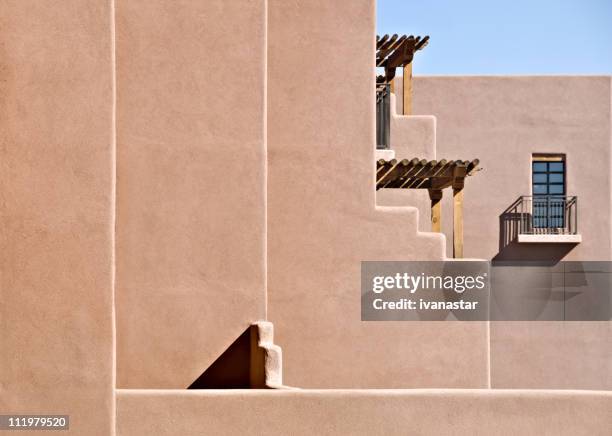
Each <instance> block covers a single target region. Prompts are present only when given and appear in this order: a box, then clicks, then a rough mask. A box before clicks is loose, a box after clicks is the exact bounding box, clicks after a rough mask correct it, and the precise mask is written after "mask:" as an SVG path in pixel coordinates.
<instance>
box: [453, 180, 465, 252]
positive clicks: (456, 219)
mask: <svg viewBox="0 0 612 436" xmlns="http://www.w3.org/2000/svg"><path fill="white" fill-rule="evenodd" d="M453 257H454V258H456V259H460V258H462V257H463V186H461V187H453Z"/></svg>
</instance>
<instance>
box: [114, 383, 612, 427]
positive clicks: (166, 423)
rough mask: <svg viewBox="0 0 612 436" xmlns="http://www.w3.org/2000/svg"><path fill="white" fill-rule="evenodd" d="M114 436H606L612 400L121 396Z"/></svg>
mask: <svg viewBox="0 0 612 436" xmlns="http://www.w3.org/2000/svg"><path fill="white" fill-rule="evenodd" d="M117 396H118V399H117V400H118V401H117V434H118V435H119V436H139V435H143V436H145V435H150V434H155V435H157V436H170V435H176V434H180V435H200V434H206V435H223V436H226V435H243V434H266V435H288V434H290V435H313V434H316V435H373V434H374V435H405V434H418V435H450V434H452V435H470V436H472V435H478V436H490V435H514V434H518V435H529V436H531V435H533V436H536V435H537V436H540V435H567V436H570V435H571V436H576V435H584V436H587V435H588V436H593V435H601V436H604V435H607V434H609V429H610V427H611V426H612V415H610V413H608V412H609V411H610V408H611V407H612V394H611V393H609V392H602V391H599V392H597V391H591V392H584V391H583V392H580V391H528V390H506V391H504V390H461V389H458V390H453V389H446V390H442V389H441V390H438V389H424V390H422V389H416V390H403V389H397V390H378V389H373V390H364V389H355V390H336V389H326V390H304V391H280V392H279V391H272V392H270V391H268V392H262V391H233V392H232V391H229V392H228V391H209V392H191V393H190V394H185V393H182V392H177V391H166V392H162V391H119V392H118V394H117Z"/></svg>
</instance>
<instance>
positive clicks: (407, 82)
mask: <svg viewBox="0 0 612 436" xmlns="http://www.w3.org/2000/svg"><path fill="white" fill-rule="evenodd" d="M403 85H404V104H403V108H404V111H403V113H404V115H412V62H410V63H409V64H408V65H404V78H403Z"/></svg>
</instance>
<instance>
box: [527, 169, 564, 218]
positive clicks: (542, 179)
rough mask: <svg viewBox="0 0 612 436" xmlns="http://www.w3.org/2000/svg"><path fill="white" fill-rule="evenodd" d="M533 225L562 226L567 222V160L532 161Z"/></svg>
mask: <svg viewBox="0 0 612 436" xmlns="http://www.w3.org/2000/svg"><path fill="white" fill-rule="evenodd" d="M532 193H533V210H532V213H533V226H534V227H539V228H562V227H563V226H564V224H565V161H549V160H537V159H534V160H533V162H532Z"/></svg>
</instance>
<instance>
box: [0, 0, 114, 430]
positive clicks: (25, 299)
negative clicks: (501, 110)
mask: <svg viewBox="0 0 612 436" xmlns="http://www.w3.org/2000/svg"><path fill="white" fill-rule="evenodd" d="M111 56H112V40H111V9H110V3H109V2H108V1H84V0H66V1H63V2H62V4H61V7H56V6H55V5H54V4H51V3H49V2H40V1H5V2H2V7H0V138H1V139H0V219H1V222H2V228H1V230H0V241H1V243H0V245H1V246H2V249H1V250H0V271H1V273H0V276H1V281H0V411H1V412H0V413H2V414H11V413H12V414H28V413H46V414H70V417H71V423H70V425H71V429H72V432H73V434H81V435H109V434H111V432H112V431H113V429H114V395H113V393H114V391H113V388H114V386H113V384H114V378H113V360H114V357H113V324H112V321H113V320H112V289H113V288H112V286H113V277H112V265H113V264H112V256H113V247H112V240H113V183H114V180H113V166H114V156H113V153H114V144H113V123H112V116H111V115H112V100H113V82H112V64H111ZM45 433H47V432H45Z"/></svg>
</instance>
